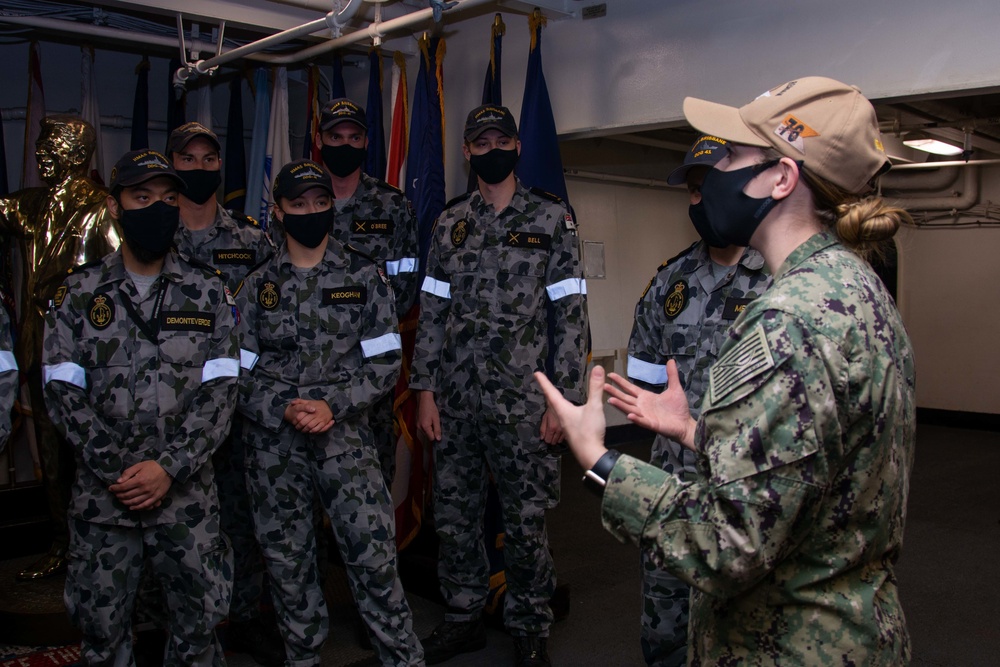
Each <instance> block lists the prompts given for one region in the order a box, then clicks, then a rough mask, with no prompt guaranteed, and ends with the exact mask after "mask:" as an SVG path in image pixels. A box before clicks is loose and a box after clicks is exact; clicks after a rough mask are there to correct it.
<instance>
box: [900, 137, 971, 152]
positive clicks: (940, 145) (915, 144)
mask: <svg viewBox="0 0 1000 667" xmlns="http://www.w3.org/2000/svg"><path fill="white" fill-rule="evenodd" d="M903 145H905V146H909V147H910V148H915V149H917V150H918V151H924V152H925V153H934V154H935V155H961V154H962V147H961V146H956V145H955V144H950V143H947V142H944V141H941V140H940V139H935V138H933V137H931V136H929V135H927V134H926V133H924V132H910V133H909V134H907V135H906V137H905V138H904V139H903Z"/></svg>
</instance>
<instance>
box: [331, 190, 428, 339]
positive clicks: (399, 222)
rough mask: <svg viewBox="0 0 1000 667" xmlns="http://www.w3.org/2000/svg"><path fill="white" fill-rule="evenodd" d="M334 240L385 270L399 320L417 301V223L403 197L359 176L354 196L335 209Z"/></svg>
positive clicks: (400, 193) (397, 192) (398, 192)
mask: <svg viewBox="0 0 1000 667" xmlns="http://www.w3.org/2000/svg"><path fill="white" fill-rule="evenodd" d="M332 234H333V237H334V238H335V239H337V240H338V241H340V242H341V244H343V245H345V246H346V245H350V246H351V247H353V248H357V249H358V250H360V251H361V252H363V253H364V254H366V255H370V256H371V257H374V258H375V260H376V261H377V262H378V263H379V264H381V265H382V266H384V267H385V272H386V274H388V276H389V281H390V282H391V283H392V291H393V293H394V295H395V299H396V318H397V319H401V318H402V317H403V315H405V314H406V311H408V310H409V309H410V306H412V305H413V302H414V301H415V300H416V297H417V276H418V273H417V270H418V268H419V267H418V266H417V264H418V262H419V251H418V247H417V219H416V217H414V214H413V209H412V208H411V207H410V204H409V202H407V201H406V197H405V196H404V195H403V193H402V192H400V191H399V190H398V189H397V188H394V187H392V186H391V185H389V184H388V183H385V182H383V181H380V180H378V179H377V178H372V177H371V176H368V175H367V174H365V173H362V174H361V181H360V182H359V183H358V188H357V190H355V191H354V196H353V197H351V198H350V199H348V200H347V201H346V202H344V205H343V207H342V208H337V215H336V218H335V219H334V222H333V232H332Z"/></svg>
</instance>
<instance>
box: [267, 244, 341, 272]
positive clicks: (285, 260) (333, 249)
mask: <svg viewBox="0 0 1000 667" xmlns="http://www.w3.org/2000/svg"><path fill="white" fill-rule="evenodd" d="M328 236H329V235H328ZM277 261H278V265H279V266H281V269H282V271H285V272H290V271H291V270H292V267H293V266H295V265H294V264H292V258H291V257H289V256H288V244H287V243H282V244H281V245H280V246H279V248H278V259H277ZM347 261H348V259H347V249H346V248H345V247H344V246H343V244H342V243H341V242H340V241H338V240H337V239H335V238H333V236H329V238H328V240H327V242H326V252H324V253H323V259H321V260H319V264H317V265H316V266H314V267H313V268H314V269H319V268H322V267H323V266H345V265H346V264H347Z"/></svg>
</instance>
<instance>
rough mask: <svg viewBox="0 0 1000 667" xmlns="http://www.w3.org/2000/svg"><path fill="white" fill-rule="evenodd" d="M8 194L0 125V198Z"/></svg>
mask: <svg viewBox="0 0 1000 667" xmlns="http://www.w3.org/2000/svg"><path fill="white" fill-rule="evenodd" d="M8 194H10V188H9V186H8V185H7V142H6V141H4V138H3V123H0V197H4V196H6V195H8Z"/></svg>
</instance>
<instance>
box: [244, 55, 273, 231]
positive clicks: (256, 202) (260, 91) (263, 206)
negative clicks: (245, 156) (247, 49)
mask: <svg viewBox="0 0 1000 667" xmlns="http://www.w3.org/2000/svg"><path fill="white" fill-rule="evenodd" d="M253 87H254V115H253V135H252V137H251V139H250V168H249V170H248V171H247V201H246V208H245V209H244V210H245V211H246V212H247V213H249V214H250V215H252V216H255V217H256V218H257V219H258V220H260V224H261V226H262V227H263V228H264V229H267V219H266V217H265V215H266V214H267V200H268V198H269V197H270V193H267V192H265V191H264V190H263V189H262V185H263V183H264V159H265V158H266V157H267V128H268V127H269V126H270V125H271V78H270V73H269V72H268V71H267V70H266V69H264V68H263V67H261V68H258V69H257V71H256V72H254V75H253Z"/></svg>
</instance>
